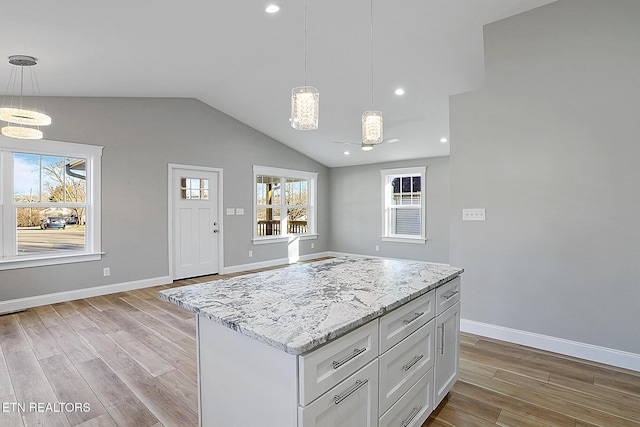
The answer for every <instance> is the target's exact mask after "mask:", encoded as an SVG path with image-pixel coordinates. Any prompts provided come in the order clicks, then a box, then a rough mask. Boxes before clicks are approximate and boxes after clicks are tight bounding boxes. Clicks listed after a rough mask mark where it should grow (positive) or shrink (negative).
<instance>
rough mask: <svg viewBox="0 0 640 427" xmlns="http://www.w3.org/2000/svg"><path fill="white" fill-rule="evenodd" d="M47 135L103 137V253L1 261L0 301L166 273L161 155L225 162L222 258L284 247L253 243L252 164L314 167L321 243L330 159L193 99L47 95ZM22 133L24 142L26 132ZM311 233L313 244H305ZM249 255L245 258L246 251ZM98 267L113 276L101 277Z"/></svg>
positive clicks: (260, 257)
mask: <svg viewBox="0 0 640 427" xmlns="http://www.w3.org/2000/svg"><path fill="white" fill-rule="evenodd" d="M45 103H46V108H47V112H48V113H49V114H50V115H51V116H52V117H53V120H54V122H53V124H52V125H51V126H49V127H48V128H47V129H45V137H46V138H48V139H52V140H62V141H68V142H78V143H84V144H93V145H103V146H104V147H105V148H104V152H103V158H102V247H103V250H104V251H105V252H106V255H105V256H104V257H103V259H102V261H97V262H85V263H75V264H66V265H58V266H48V267H37V268H27V269H18V270H8V271H0V301H5V300H11V299H15V298H22V297H28V296H35V295H42V294H48V293H54V292H61V291H68V290H75V289H81V288H88V287H94V286H99V285H107V284H117V283H125V282H130V281H137V280H143V279H150V278H156V277H162V276H166V275H168V273H169V267H168V219H167V217H168V213H167V211H168V200H167V197H168V196H167V180H168V178H167V170H168V166H167V164H168V163H178V164H187V165H199V166H210V167H217V168H223V169H224V205H225V207H243V208H244V209H245V215H244V216H233V217H231V216H225V218H224V221H225V224H224V226H225V230H224V233H225V234H224V239H225V244H224V247H225V253H224V260H225V266H234V265H242V264H248V263H255V262H261V261H268V260H274V259H281V258H286V257H287V244H286V243H278V244H268V245H255V246H254V245H253V244H252V242H251V237H252V229H253V228H252V221H253V215H252V210H253V195H252V191H253V171H252V165H253V164H260V165H265V166H274V167H285V168H289V169H299V170H306V171H312V172H318V174H319V175H318V206H319V213H318V218H319V220H318V221H319V222H318V232H319V234H320V237H319V238H318V239H317V240H312V241H303V242H301V243H300V254H301V255H306V254H310V253H315V252H324V251H327V250H328V249H329V247H328V240H329V239H328V216H329V214H328V212H329V208H328V206H329V205H328V185H329V176H328V169H327V168H326V167H324V166H323V165H321V164H319V163H317V162H315V161H313V160H311V159H309V158H307V157H305V156H303V155H302V154H300V153H298V152H296V151H293V150H292V149H290V148H288V147H286V146H285V145H283V144H281V143H279V142H276V141H275V140H273V139H271V138H269V137H267V136H265V135H264V134H261V133H259V132H257V131H256V130H254V129H252V128H250V127H248V126H246V125H244V124H242V123H240V122H238V121H237V120H235V119H233V118H231V117H229V116H227V115H225V114H223V113H221V112H219V111H217V110H215V109H213V108H211V107H209V106H207V105H205V104H204V103H202V102H200V101H197V100H194V99H122V98H99V99H98V98H46V99H45ZM25 143H27V142H25ZM311 242H314V243H315V249H313V250H312V249H311ZM249 250H252V251H253V258H248V251H249ZM103 267H110V269H111V276H109V277H103V276H102V269H103Z"/></svg>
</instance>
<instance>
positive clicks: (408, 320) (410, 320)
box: [402, 311, 424, 326]
mask: <svg viewBox="0 0 640 427" xmlns="http://www.w3.org/2000/svg"><path fill="white" fill-rule="evenodd" d="M423 314H424V311H423V312H422V313H420V312H415V313H414V315H413V317H412V318H411V319H405V320H403V321H402V323H404V326H407V325H408V324H409V323H412V322H415V321H416V320H418V319H419V318H420V316H422V315H423Z"/></svg>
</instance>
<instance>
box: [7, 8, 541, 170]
mask: <svg viewBox="0 0 640 427" xmlns="http://www.w3.org/2000/svg"><path fill="white" fill-rule="evenodd" d="M552 1H553V0H373V5H374V6H373V7H374V9H373V10H374V17H373V22H374V84H375V86H374V107H375V109H376V110H381V111H382V112H383V114H384V118H385V119H384V120H385V121H384V127H385V133H384V136H385V138H391V137H397V138H400V139H401V141H400V142H398V143H394V144H385V145H381V146H378V147H376V148H375V149H374V150H373V151H371V152H363V151H361V150H360V149H359V147H357V146H346V145H343V144H335V143H333V141H353V142H359V141H360V138H361V136H360V131H361V129H360V117H361V115H362V113H363V112H364V111H365V110H369V109H371V50H370V47H371V44H370V43H371V40H370V37H371V32H370V15H369V12H370V8H369V5H370V2H369V1H368V0H358V1H354V0H322V1H320V0H307V84H309V85H312V86H315V87H316V88H317V89H318V90H319V91H320V129H318V130H316V131H296V130H293V129H292V128H291V127H290V125H289V115H290V93H291V89H292V88H293V87H297V86H303V84H304V48H303V33H304V26H303V4H304V3H303V0H276V1H275V2H276V3H277V4H279V5H280V6H281V10H280V12H278V13H277V14H274V15H269V14H267V13H265V11H264V9H265V7H266V6H267V4H268V3H269V2H268V1H267V0H258V1H249V0H229V1H227V2H221V1H219V0H181V1H179V2H178V1H172V2H169V1H165V0H159V1H158V0H111V1H91V0H88V1H87V0H84V1H77V0H56V1H51V0H29V1H12V2H6V4H3V7H2V15H3V17H4V18H3V22H2V25H0V58H7V57H8V56H10V55H16V54H22V55H31V56H35V57H36V58H38V60H39V63H38V65H37V68H36V71H37V75H38V80H39V83H40V89H41V93H42V95H43V96H100V97H102V96H106V97H116V96H117V97H183V98H184V97H186V98H191V97H193V98H197V99H199V100H201V101H203V102H205V103H207V104H209V105H211V106H212V107H214V108H217V109H219V110H221V111H223V112H225V113H226V114H229V115H230V116H233V117H235V118H236V119H238V120H240V121H242V122H244V123H246V124H248V125H249V126H251V127H253V128H255V129H257V130H259V131H261V132H263V133H265V134H266V135H269V136H271V137H273V138H275V139H276V140H278V141H281V142H282V143H284V144H286V145H288V146H290V147H292V148H294V149H295V150H297V151H299V152H301V153H304V154H306V155H308V156H309V157H312V158H314V159H316V160H317V161H319V162H321V163H323V164H324V165H327V166H330V167H336V166H346V165H355V164H365V163H378V162H383V161H389V160H402V159H409V158H418V157H433V156H446V155H448V154H449V144H448V143H447V144H443V143H441V142H440V138H442V137H446V138H448V137H449V135H448V129H449V123H448V120H449V118H448V112H449V106H448V97H449V95H452V94H456V93H460V92H466V91H469V90H474V89H478V88H480V87H482V85H483V79H484V64H483V47H482V26H483V25H484V24H487V23H489V22H492V21H495V20H498V19H502V18H505V17H508V16H512V15H514V14H517V13H520V12H523V11H526V10H529V9H532V8H534V7H538V6H541V5H544V4H547V3H551V2H552ZM4 64H6V65H2V63H0V84H1V85H2V86H5V85H6V81H8V78H9V73H10V65H9V64H8V62H5V63H4ZM2 69H5V70H6V73H2V72H1V70H2ZM3 75H4V76H6V77H5V78H2V76H3ZM5 79H6V80H5ZM397 87H402V88H404V89H405V90H406V94H405V95H404V96H401V97H400V96H397V95H395V94H394V90H395V89H396V88H397ZM45 106H46V105H45ZM53 119H54V120H55V117H53ZM347 148H348V149H349V151H350V152H351V155H350V156H346V155H344V154H343V152H344V151H345V149H347Z"/></svg>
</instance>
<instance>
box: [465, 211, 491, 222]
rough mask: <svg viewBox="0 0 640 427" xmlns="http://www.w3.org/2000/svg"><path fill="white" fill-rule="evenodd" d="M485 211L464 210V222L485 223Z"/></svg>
mask: <svg viewBox="0 0 640 427" xmlns="http://www.w3.org/2000/svg"><path fill="white" fill-rule="evenodd" d="M484 214H485V213H484V209H462V220H463V221H484V220H485V216H484Z"/></svg>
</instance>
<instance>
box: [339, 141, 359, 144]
mask: <svg viewBox="0 0 640 427" xmlns="http://www.w3.org/2000/svg"><path fill="white" fill-rule="evenodd" d="M333 143H334V144H348V145H360V143H359V142H346V141H333Z"/></svg>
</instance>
